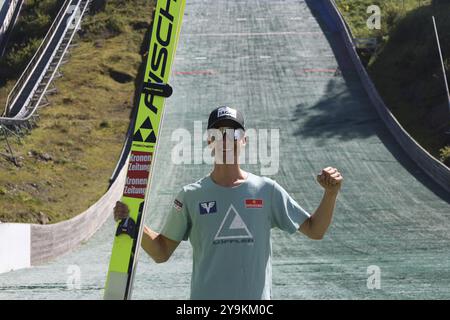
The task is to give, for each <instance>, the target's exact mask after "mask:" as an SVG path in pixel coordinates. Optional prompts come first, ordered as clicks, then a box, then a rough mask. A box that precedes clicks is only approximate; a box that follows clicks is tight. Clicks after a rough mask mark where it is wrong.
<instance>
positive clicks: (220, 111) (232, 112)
mask: <svg viewBox="0 0 450 320" xmlns="http://www.w3.org/2000/svg"><path fill="white" fill-rule="evenodd" d="M224 120H230V121H232V122H233V123H234V124H235V128H241V129H243V130H245V124H244V116H243V115H242V113H241V112H240V111H239V110H236V109H233V108H230V107H226V106H222V107H218V108H216V109H214V110H213V111H212V112H211V114H210V115H209V119H208V129H211V128H217V127H216V125H217V124H219V122H222V121H224Z"/></svg>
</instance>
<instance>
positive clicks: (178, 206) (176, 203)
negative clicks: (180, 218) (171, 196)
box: [173, 199, 183, 211]
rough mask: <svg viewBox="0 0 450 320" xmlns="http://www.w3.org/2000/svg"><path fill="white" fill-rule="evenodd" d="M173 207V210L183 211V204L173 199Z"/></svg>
mask: <svg viewBox="0 0 450 320" xmlns="http://www.w3.org/2000/svg"><path fill="white" fill-rule="evenodd" d="M173 207H174V208H175V210H177V211H181V209H183V203H182V202H181V201H179V200H178V199H175V201H174V202H173Z"/></svg>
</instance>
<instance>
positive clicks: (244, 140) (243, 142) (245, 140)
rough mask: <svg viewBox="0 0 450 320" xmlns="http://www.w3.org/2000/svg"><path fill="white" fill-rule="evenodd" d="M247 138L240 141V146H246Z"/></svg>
mask: <svg viewBox="0 0 450 320" xmlns="http://www.w3.org/2000/svg"><path fill="white" fill-rule="evenodd" d="M247 142H248V140H247V136H244V139H243V140H242V146H245V145H246V144H247Z"/></svg>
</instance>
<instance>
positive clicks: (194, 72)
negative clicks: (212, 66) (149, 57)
mask: <svg viewBox="0 0 450 320" xmlns="http://www.w3.org/2000/svg"><path fill="white" fill-rule="evenodd" d="M173 74H174V75H176V76H198V75H202V76H205V75H206V76H208V75H214V74H217V72H216V71H214V70H192V71H174V73H173Z"/></svg>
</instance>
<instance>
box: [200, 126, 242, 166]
mask: <svg viewBox="0 0 450 320" xmlns="http://www.w3.org/2000/svg"><path fill="white" fill-rule="evenodd" d="M246 140H247V138H246V137H245V131H244V130H243V129H241V128H236V124H235V123H234V122H233V121H228V120H225V121H221V122H219V123H218V124H217V125H216V126H215V128H213V129H209V130H208V145H210V146H211V147H212V148H213V149H214V156H215V162H216V164H237V163H238V160H239V156H240V153H241V149H242V148H243V147H244V146H245V144H246Z"/></svg>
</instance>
